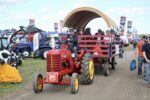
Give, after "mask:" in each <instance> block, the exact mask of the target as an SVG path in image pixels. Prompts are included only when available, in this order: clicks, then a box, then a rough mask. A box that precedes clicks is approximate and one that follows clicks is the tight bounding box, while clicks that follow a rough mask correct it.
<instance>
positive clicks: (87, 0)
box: [80, 0, 97, 2]
mask: <svg viewBox="0 0 150 100" xmlns="http://www.w3.org/2000/svg"><path fill="white" fill-rule="evenodd" d="M95 1H97V0H80V2H95Z"/></svg>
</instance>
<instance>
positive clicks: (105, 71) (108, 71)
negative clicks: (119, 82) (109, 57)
mask: <svg viewBox="0 0 150 100" xmlns="http://www.w3.org/2000/svg"><path fill="white" fill-rule="evenodd" d="M103 68H104V76H109V74H110V70H109V63H108V61H106V62H105V63H104V64H103Z"/></svg>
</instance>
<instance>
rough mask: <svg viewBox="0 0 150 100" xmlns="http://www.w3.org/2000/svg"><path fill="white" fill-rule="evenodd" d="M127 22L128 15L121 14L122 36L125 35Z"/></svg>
mask: <svg viewBox="0 0 150 100" xmlns="http://www.w3.org/2000/svg"><path fill="white" fill-rule="evenodd" d="M125 23H126V17H125V16H121V18H120V27H119V29H120V35H121V36H123V35H124V30H125Z"/></svg>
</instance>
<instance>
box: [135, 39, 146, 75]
mask: <svg viewBox="0 0 150 100" xmlns="http://www.w3.org/2000/svg"><path fill="white" fill-rule="evenodd" d="M145 38H146V37H145V36H143V37H142V38H141V39H140V40H139V41H138V43H137V47H136V50H135V56H136V57H138V76H141V75H142V65H143V63H144V62H143V60H144V57H143V52H142V46H143V44H144V39H145Z"/></svg>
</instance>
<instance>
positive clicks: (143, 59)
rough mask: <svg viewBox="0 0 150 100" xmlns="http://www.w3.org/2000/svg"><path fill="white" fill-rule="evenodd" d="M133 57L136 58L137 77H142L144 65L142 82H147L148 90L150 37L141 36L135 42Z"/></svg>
mask: <svg viewBox="0 0 150 100" xmlns="http://www.w3.org/2000/svg"><path fill="white" fill-rule="evenodd" d="M134 55H135V57H136V58H138V76H139V77H141V76H142V66H143V65H144V80H145V81H147V82H148V87H149V88H150V37H148V36H143V37H142V38H141V39H140V40H139V41H138V42H137V45H136V49H135V52H134Z"/></svg>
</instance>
